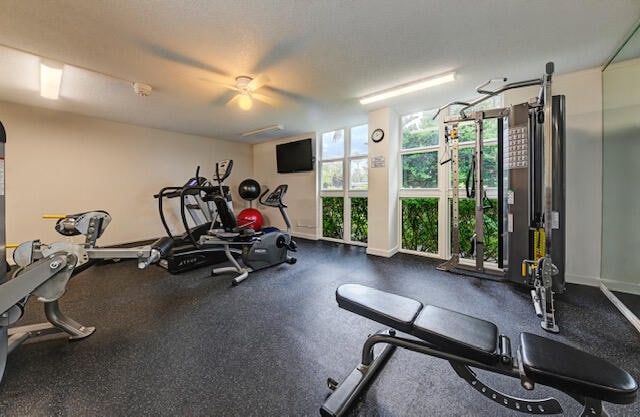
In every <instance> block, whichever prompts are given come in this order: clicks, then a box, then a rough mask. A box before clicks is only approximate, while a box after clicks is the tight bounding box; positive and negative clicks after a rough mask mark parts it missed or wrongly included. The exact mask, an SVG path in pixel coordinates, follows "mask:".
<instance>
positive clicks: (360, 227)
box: [351, 197, 368, 243]
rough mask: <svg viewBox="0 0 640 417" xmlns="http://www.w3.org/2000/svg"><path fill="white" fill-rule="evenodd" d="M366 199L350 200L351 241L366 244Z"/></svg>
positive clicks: (353, 198) (355, 198)
mask: <svg viewBox="0 0 640 417" xmlns="http://www.w3.org/2000/svg"><path fill="white" fill-rule="evenodd" d="M367 234H368V231H367V197H352V198H351V240H353V241H354V242H362V243H367Z"/></svg>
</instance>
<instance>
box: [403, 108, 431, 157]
mask: <svg viewBox="0 0 640 417" xmlns="http://www.w3.org/2000/svg"><path fill="white" fill-rule="evenodd" d="M433 114H434V113H433V111H428V112H418V113H413V114H409V115H407V116H403V117H402V121H401V123H402V149H414V148H422V147H425V146H433V145H437V144H438V138H439V134H438V121H437V120H431V118H432V117H433Z"/></svg>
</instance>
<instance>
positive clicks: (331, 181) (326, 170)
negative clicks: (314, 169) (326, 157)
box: [321, 160, 344, 190]
mask: <svg viewBox="0 0 640 417" xmlns="http://www.w3.org/2000/svg"><path fill="white" fill-rule="evenodd" d="M343 187H344V176H343V173H342V161H341V160H340V161H330V162H323V163H322V185H321V189H322V190H342V188H343Z"/></svg>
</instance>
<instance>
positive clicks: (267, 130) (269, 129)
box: [241, 125, 284, 136]
mask: <svg viewBox="0 0 640 417" xmlns="http://www.w3.org/2000/svg"><path fill="white" fill-rule="evenodd" d="M282 129H284V126H282V125H271V126H267V127H263V128H261V129H256V130H252V131H250V132H245V133H242V134H241V136H253V135H259V134H262V133H271V132H277V131H280V130H282Z"/></svg>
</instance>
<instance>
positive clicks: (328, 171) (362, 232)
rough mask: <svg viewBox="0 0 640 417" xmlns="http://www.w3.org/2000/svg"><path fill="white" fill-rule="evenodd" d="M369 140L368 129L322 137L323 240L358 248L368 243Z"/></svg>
mask: <svg viewBox="0 0 640 417" xmlns="http://www.w3.org/2000/svg"><path fill="white" fill-rule="evenodd" d="M368 138H369V127H368V126H367V125H359V126H354V127H352V128H350V129H339V130H334V131H331V132H326V133H323V134H322V135H321V140H320V142H321V162H320V167H321V168H320V171H321V172H320V201H321V203H320V204H321V213H322V237H323V238H326V239H330V240H338V241H341V242H347V243H355V244H365V243H366V242H367V227H368V224H367V221H368V219H367V188H368V175H369V167H368V147H369V142H368Z"/></svg>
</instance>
